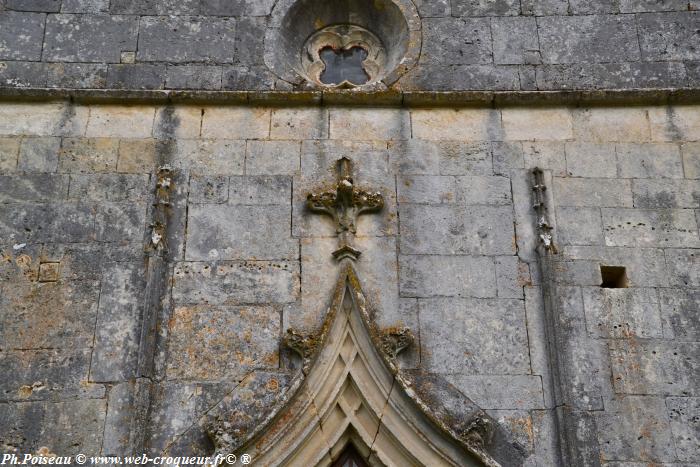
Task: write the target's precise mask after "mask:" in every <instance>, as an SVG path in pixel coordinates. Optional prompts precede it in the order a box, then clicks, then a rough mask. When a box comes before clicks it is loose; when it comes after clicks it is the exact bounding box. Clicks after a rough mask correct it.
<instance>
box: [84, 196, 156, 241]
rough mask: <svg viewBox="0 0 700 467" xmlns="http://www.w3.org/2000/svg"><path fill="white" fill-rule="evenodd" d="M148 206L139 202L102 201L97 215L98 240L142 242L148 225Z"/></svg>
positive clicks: (96, 229)
mask: <svg viewBox="0 0 700 467" xmlns="http://www.w3.org/2000/svg"><path fill="white" fill-rule="evenodd" d="M146 210H147V209H146V206H145V204H138V203H130V202H124V203H102V204H101V205H100V207H99V209H98V210H97V215H96V216H95V231H96V233H97V240H98V241H101V242H120V243H122V244H126V243H131V242H140V241H141V240H142V238H143V232H144V230H145V226H146Z"/></svg>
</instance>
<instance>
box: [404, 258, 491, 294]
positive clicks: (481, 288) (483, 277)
mask: <svg viewBox="0 0 700 467" xmlns="http://www.w3.org/2000/svg"><path fill="white" fill-rule="evenodd" d="M399 266H400V270H399V277H400V280H401V296H402V297H421V298H426V297H441V296H443V297H444V296H448V297H477V298H489V297H495V296H496V294H497V292H496V290H497V289H496V269H495V266H494V261H493V258H491V257H488V256H432V255H421V256H408V255H401V256H400V257H399Z"/></svg>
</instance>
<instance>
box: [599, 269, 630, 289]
mask: <svg viewBox="0 0 700 467" xmlns="http://www.w3.org/2000/svg"><path fill="white" fill-rule="evenodd" d="M600 275H601V276H603V282H602V283H601V284H600V286H601V287H603V288H606V289H625V288H627V287H629V282H628V280H627V270H626V269H625V267H624V266H603V265H601V266H600Z"/></svg>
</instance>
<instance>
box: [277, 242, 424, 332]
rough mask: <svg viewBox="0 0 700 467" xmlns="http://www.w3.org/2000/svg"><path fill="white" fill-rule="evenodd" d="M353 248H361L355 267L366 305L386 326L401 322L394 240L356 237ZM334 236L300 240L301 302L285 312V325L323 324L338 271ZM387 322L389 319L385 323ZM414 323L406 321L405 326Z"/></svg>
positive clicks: (309, 326)
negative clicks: (334, 255) (334, 256)
mask: <svg viewBox="0 0 700 467" xmlns="http://www.w3.org/2000/svg"><path fill="white" fill-rule="evenodd" d="M354 246H355V248H357V249H358V250H360V251H362V255H361V256H360V259H359V260H358V261H357V264H356V268H357V271H358V275H359V278H360V281H361V283H360V285H361V287H362V292H363V293H364V294H365V296H366V298H367V303H368V306H369V308H370V309H371V310H376V311H377V313H378V314H379V315H380V316H382V317H383V319H384V320H386V321H385V322H386V324H387V325H391V326H395V325H398V324H400V323H399V322H396V321H397V320H402V319H404V318H405V315H403V314H400V315H399V316H397V314H399V283H398V280H399V279H398V277H397V273H396V271H397V269H398V265H397V259H396V241H395V239H393V238H390V237H358V238H356V239H355V242H354ZM337 248H338V242H337V239H335V238H323V239H319V238H314V239H309V238H305V239H302V241H301V270H302V271H303V274H302V278H301V292H302V294H301V304H300V307H294V308H293V309H290V310H289V313H287V312H285V315H287V316H285V328H287V327H290V326H291V327H296V328H299V329H303V330H306V331H309V332H315V331H317V330H318V329H319V326H321V324H322V323H323V320H324V318H325V317H326V313H327V311H328V307H329V306H330V304H331V300H332V294H333V287H334V286H335V284H336V282H337V280H338V274H339V273H340V271H339V269H338V266H337V264H338V263H337V262H336V261H335V259H334V258H333V254H332V253H333V251H335V250H336V249H337ZM387 321H388V322H387ZM411 324H413V323H410V322H405V323H404V325H405V326H407V325H411Z"/></svg>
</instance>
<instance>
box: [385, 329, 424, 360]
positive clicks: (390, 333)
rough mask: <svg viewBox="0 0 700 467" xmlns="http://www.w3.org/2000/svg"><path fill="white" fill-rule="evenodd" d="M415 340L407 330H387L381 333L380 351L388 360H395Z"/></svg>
mask: <svg viewBox="0 0 700 467" xmlns="http://www.w3.org/2000/svg"><path fill="white" fill-rule="evenodd" d="M415 340H416V338H415V336H414V335H413V332H411V330H410V329H409V328H395V327H392V328H387V329H383V330H382V331H381V341H382V350H384V353H386V354H387V356H389V357H390V358H396V357H397V356H398V355H399V354H400V353H401V352H403V351H404V350H406V349H407V348H408V347H410V346H411V345H412V344H413V342H415Z"/></svg>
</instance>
